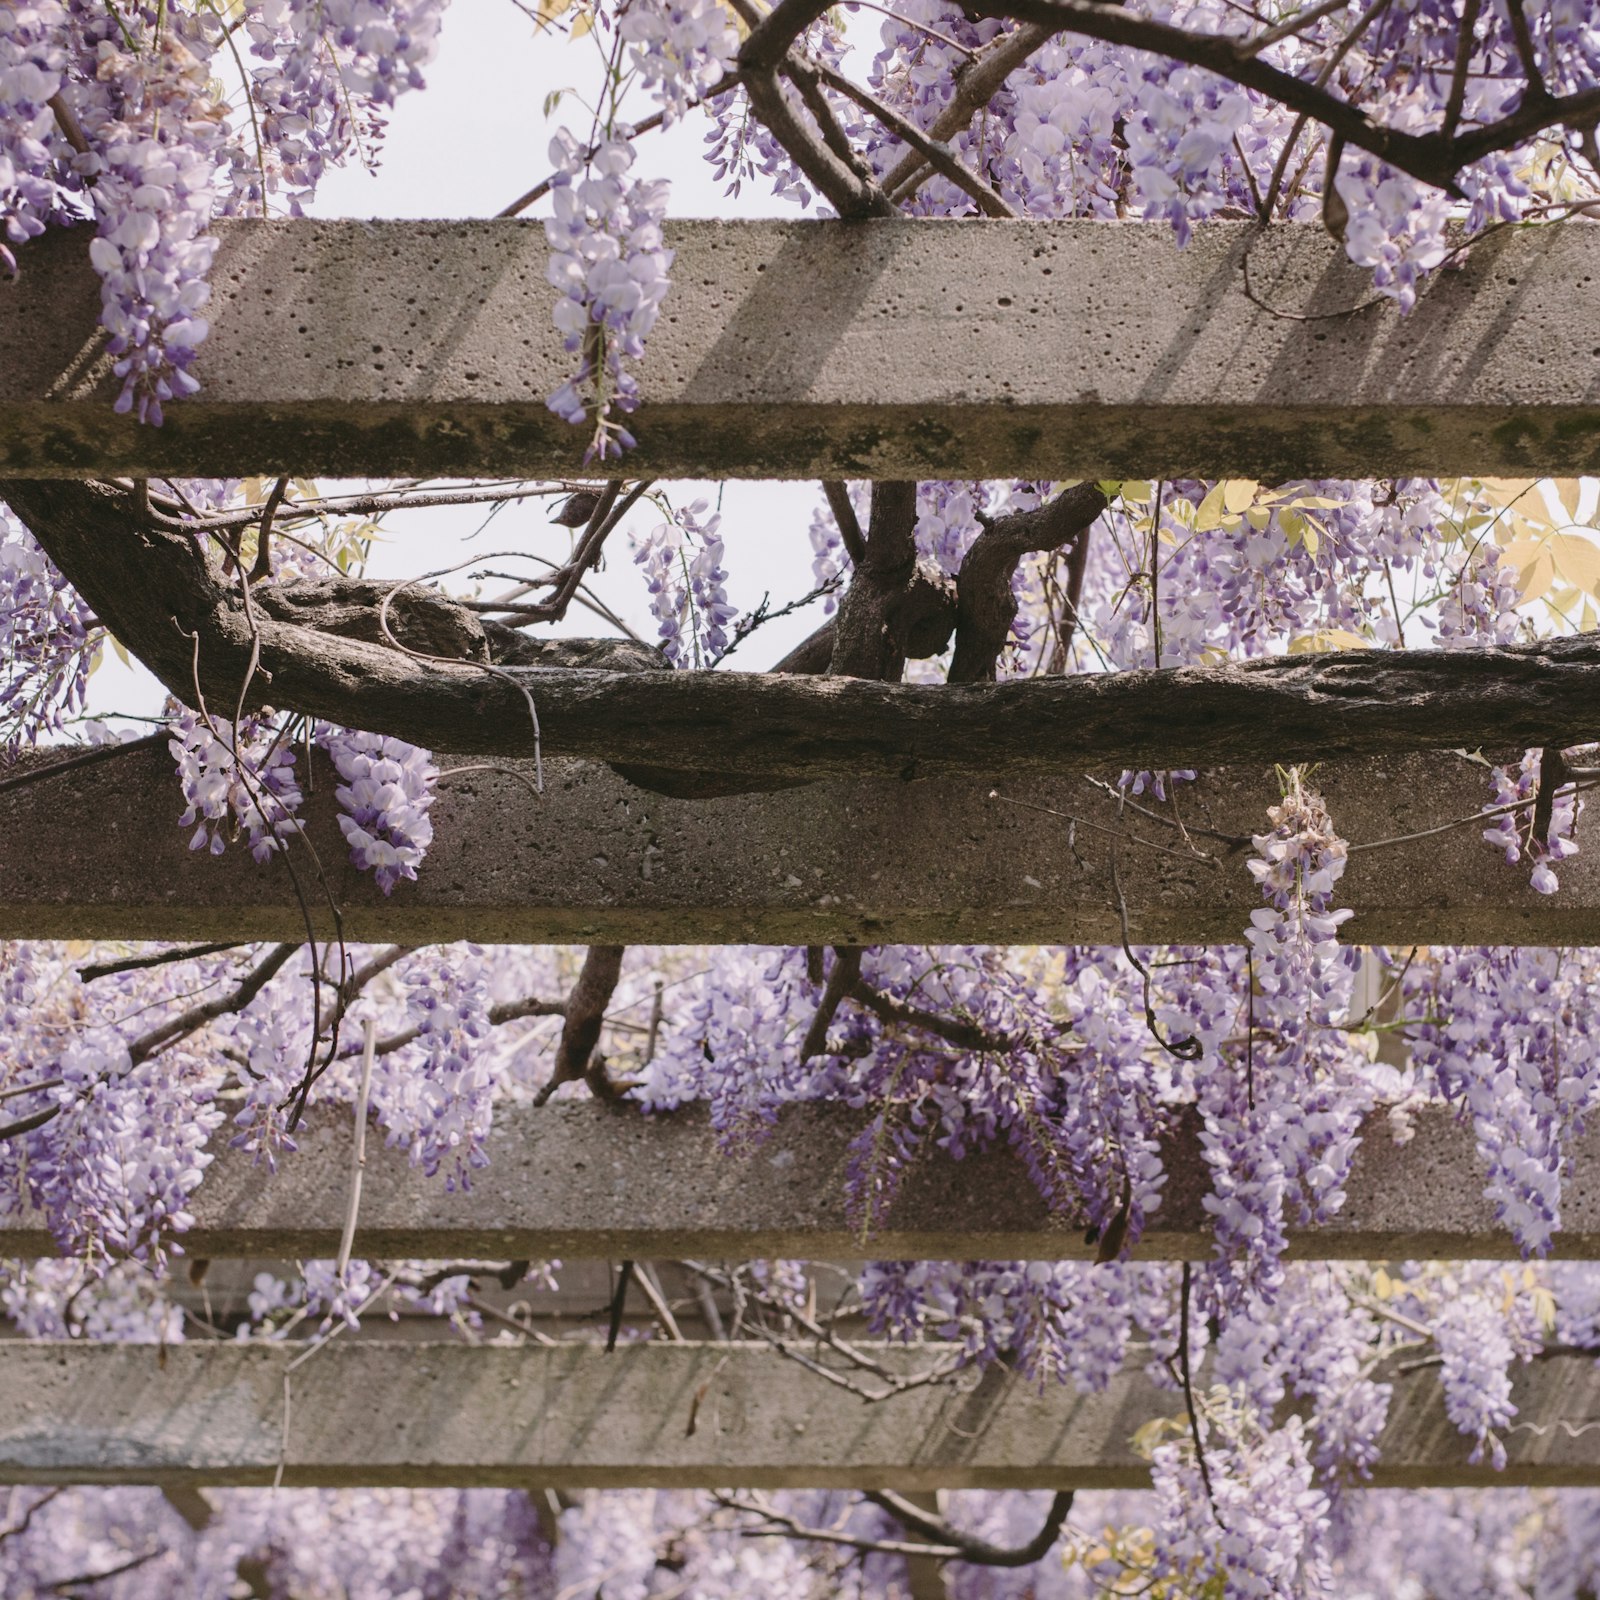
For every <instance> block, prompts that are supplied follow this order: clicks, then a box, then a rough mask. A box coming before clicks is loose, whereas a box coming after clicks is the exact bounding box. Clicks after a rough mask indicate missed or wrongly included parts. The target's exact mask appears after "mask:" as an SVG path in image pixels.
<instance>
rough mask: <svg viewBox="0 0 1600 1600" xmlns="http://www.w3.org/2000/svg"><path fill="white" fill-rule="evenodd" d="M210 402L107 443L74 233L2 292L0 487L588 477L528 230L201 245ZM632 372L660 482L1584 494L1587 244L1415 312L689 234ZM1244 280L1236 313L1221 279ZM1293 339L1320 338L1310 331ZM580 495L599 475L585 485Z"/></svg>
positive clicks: (1589, 344)
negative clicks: (1310, 483)
mask: <svg viewBox="0 0 1600 1600" xmlns="http://www.w3.org/2000/svg"><path fill="white" fill-rule="evenodd" d="M219 231H220V233H221V235H222V248H221V251H220V253H219V257H218V261H217V266H216V270H215V272H214V273H213V281H214V283H215V286H216V293H215V296H214V298H213V300H212V302H211V305H210V307H209V308H208V311H207V315H208V316H209V317H210V318H211V319H212V333H211V336H210V338H209V340H208V341H207V343H206V345H205V347H204V350H203V352H202V357H201V362H200V367H199V375H200V377H201V379H202V381H203V383H204V385H205V388H204V390H203V392H202V393H201V394H200V395H199V396H198V397H197V398H196V399H194V400H192V401H189V402H186V403H184V404H182V405H174V406H172V407H171V408H170V410H169V413H168V419H167V423H166V426H165V427H163V428H159V429H155V428H142V427H140V426H139V425H138V424H137V423H135V422H133V421H131V420H130V419H128V418H126V417H116V416H113V415H112V413H111V410H110V405H109V400H110V397H111V395H112V393H113V392H114V391H113V387H112V384H111V381H110V379H109V377H108V374H107V370H106V369H107V368H108V366H109V362H108V361H107V360H105V359H104V358H103V356H102V355H101V339H100V337H99V336H98V334H97V330H96V316H97V313H98V308H99V300H100V286H99V283H98V281H97V279H96V278H95V276H94V274H93V272H92V271H91V270H90V267H89V264H88V252H87V250H86V248H85V241H84V239H83V237H82V236H81V235H79V234H76V233H73V234H65V235H54V236H51V237H48V238H46V239H44V240H41V241H38V242H35V243H33V244H30V245H28V246H27V247H26V249H25V250H23V251H22V252H20V260H21V267H22V272H21V276H20V277H19V278H18V280H17V281H16V282H15V283H5V284H0V474H4V475H12V476H18V475H21V476H26V475H35V476H50V475H69V476H71V475H82V474H89V473H95V474H102V475H104V474H116V473H123V474H138V475H142V474H146V473H148V474H151V475H157V474H168V473H172V474H180V473H181V474H200V475H205V476H238V475H244V474H247V473H276V472H279V471H292V472H295V473H302V474H331V475H334V476H348V475H360V474H377V475H382V476H389V475H394V476H402V475H411V474H416V475H419V476H431V475H436V474H444V475H463V476H470V475H490V474H502V473H511V474H518V475H528V474H545V473H571V472H574V471H577V470H579V468H580V466H581V458H582V453H583V448H584V445H585V443H586V435H585V434H584V433H583V432H582V430H578V429H573V428H570V427H568V426H567V425H566V424H565V423H563V422H560V421H559V420H558V419H557V418H556V417H554V416H553V415H552V414H551V413H550V412H549V411H548V410H547V409H546V406H545V397H546V396H547V395H548V394H549V393H550V392H551V391H552V390H554V389H555V388H556V387H557V386H558V385H559V384H560V383H561V382H562V381H563V380H564V379H565V378H566V377H567V376H568V374H569V373H570V371H571V365H572V363H571V358H570V357H569V356H568V355H567V354H566V353H565V352H564V351H563V350H562V349H561V345H560V341H559V339H558V337H557V335H556V333H555V330H554V328H553V326H552V323H551V316H550V313H551V294H552V291H551V290H550V288H549V286H548V283H547V280H546V277H545V261H546V252H547V247H546V244H545V238H544V230H543V228H542V227H541V226H540V225H539V224H538V223H536V222H517V221H496V222H456V223H427V222H424V223H416V222H393V223H365V222H313V221H296V222H272V223H260V222H254V223H252V222H238V223H233V224H230V225H226V226H224V227H222V228H221V229H220V230H219ZM667 237H668V241H669V242H670V244H671V245H672V247H673V248H674V250H676V252H677V261H676V265H675V267H674V270H673V279H674V287H673V289H672V293H671V296H670V298H669V299H668V301H667V303H666V308H665V311H664V314H663V317H662V320H661V323H660V325H659V326H658V327H657V328H656V330H655V332H654V334H653V335H652V337H651V341H650V350H649V353H648V356H647V358H646V360H645V361H644V362H643V363H642V365H641V368H640V379H641V383H642V385H643V393H644V401H643V404H642V405H641V407H640V409H639V411H638V414H637V417H636V419H635V424H634V426H635V431H636V432H637V434H638V437H639V449H638V450H637V451H635V452H632V453H630V454H629V456H628V458H627V459H626V460H625V461H623V462H618V463H613V464H612V470H615V471H623V470H625V471H627V472H628V473H631V474H636V473H648V474H652V475H655V476H658V477H752V478H804V477H817V476H824V477H851V478H857V477H878V478H895V477H924V478H926V477H940V478H948V477H999V476H1022V477H1030V478H1059V477H1066V476H1071V477H1117V478H1122V477H1149V476H1155V475H1158V474H1160V475H1165V476H1168V477H1210V476H1253V477H1261V478H1280V477H1322V476H1334V477H1364V476H1372V475H1375V474H1391V473H1427V474H1435V473H1441V474H1442V473H1456V472H1467V471H1471V472H1481V473H1500V474H1512V475H1515V474H1528V475H1535V474H1540V473H1559V474H1572V473H1579V472H1592V471H1595V470H1597V469H1600V399H1597V396H1600V347H1597V346H1596V344H1595V341H1594V339H1593V338H1592V337H1591V334H1592V330H1593V329H1594V327H1596V326H1597V325H1600V233H1597V232H1596V230H1594V229H1593V228H1587V227H1582V226H1578V225H1569V226H1566V227H1559V228H1540V229H1533V230H1527V231H1513V232H1508V233H1503V234H1500V235H1497V236H1495V237H1493V238H1490V239H1488V240H1486V241H1484V242H1483V243H1481V244H1478V245H1475V246H1474V247H1473V248H1472V250H1471V251H1470V253H1469V254H1468V255H1467V257H1466V260H1465V265H1464V268H1463V270H1461V271H1459V272H1445V273H1440V274H1439V275H1437V276H1436V277H1434V278H1431V279H1429V280H1428V282H1427V283H1426V285H1425V286H1424V288H1423V291H1422V294H1421V297H1420V299H1419V300H1418V303H1417V307H1416V310H1415V311H1413V312H1412V314H1411V315H1410V316H1409V317H1401V316H1399V315H1398V313H1397V312H1396V311H1395V309H1394V307H1393V306H1392V304H1390V303H1388V302H1382V303H1379V304H1370V305H1368V306H1367V307H1366V308H1365V309H1362V310H1359V311H1353V312H1351V314H1350V315H1348V316H1339V315H1331V316H1330V315H1329V313H1337V312H1339V311H1341V310H1343V309H1344V308H1347V307H1354V306H1356V305H1357V304H1358V303H1360V302H1363V301H1368V300H1370V297H1371V283H1370V277H1369V275H1367V274H1364V273H1362V272H1361V271H1360V270H1359V269H1357V268H1355V267H1353V266H1351V265H1350V264H1349V263H1348V262H1347V261H1345V260H1344V258H1343V255H1342V252H1341V251H1340V249H1339V247H1338V246H1337V245H1336V244H1334V243H1333V242H1332V241H1331V240H1329V239H1328V238H1327V237H1326V236H1325V235H1324V234H1323V233H1322V231H1321V230H1320V229H1315V228H1309V227H1281V228H1274V229H1271V230H1269V231H1268V232H1266V233H1265V234H1262V233H1258V232H1257V231H1256V230H1255V229H1254V228H1253V227H1251V226H1250V225H1248V224H1243V223H1238V224H1231V223H1213V224H1204V225H1202V226H1201V227H1200V228H1198V229H1197V230H1196V232H1195V238H1194V241H1193V242H1192V243H1191V245H1190V246H1189V248H1188V249H1187V250H1184V251H1179V250H1178V249H1177V248H1176V246H1175V245H1174V243H1173V240H1172V236H1171V232H1170V230H1169V229H1167V228H1166V227H1164V226H1161V225H1157V224H1145V225H1140V224H1125V225H1118V224H1107V223H1082V222H1079V223H1072V222H1066V223H1056V222H999V223H996V222H930V221H876V222H857V223H849V224H842V223H818V222H809V223H808V222H747V223H723V222H680V223H677V224H675V225H673V226H671V227H669V229H668V234H667ZM1247 253H1248V255H1249V272H1250V288H1251V290H1252V291H1253V294H1254V296H1255V299H1254V300H1252V299H1251V298H1249V297H1248V296H1247V294H1246V292H1245V291H1246V284H1245V278H1244V265H1245V257H1246V254H1247ZM1306 317H1310V318H1312V319H1314V320H1309V321H1308V320H1302V319H1304V318H1306ZM598 470H605V469H604V468H601V469H598Z"/></svg>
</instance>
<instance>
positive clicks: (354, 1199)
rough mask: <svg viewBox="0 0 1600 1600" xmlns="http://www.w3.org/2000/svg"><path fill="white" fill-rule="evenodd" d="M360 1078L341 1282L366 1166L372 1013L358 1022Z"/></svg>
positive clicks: (374, 1032) (374, 1038)
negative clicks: (360, 1035)
mask: <svg viewBox="0 0 1600 1600" xmlns="http://www.w3.org/2000/svg"><path fill="white" fill-rule="evenodd" d="M361 1033H362V1050H361V1082H360V1084H359V1086H358V1087H357V1089H356V1134H355V1142H354V1143H353V1144H352V1146H351V1148H350V1200H349V1203H348V1204H347V1205H346V1207H345V1213H344V1232H343V1233H342V1234H340V1236H339V1259H338V1261H337V1263H336V1264H335V1267H334V1276H335V1277H337V1278H338V1280H339V1282H340V1283H343V1282H344V1274H345V1269H346V1268H347V1267H348V1266H349V1265H350V1251H351V1250H352V1249H353V1248H354V1246H355V1242H356V1217H357V1215H358V1213H359V1212H360V1210H361V1179H362V1175H363V1174H364V1173H365V1172H366V1170H367V1096H368V1094H369V1093H370V1092H371V1089H372V1058H373V1055H374V1054H375V1051H376V1045H377V1042H378V1025H377V1023H376V1022H375V1021H373V1019H372V1018H371V1017H367V1018H365V1019H364V1020H363V1021H362V1024H361Z"/></svg>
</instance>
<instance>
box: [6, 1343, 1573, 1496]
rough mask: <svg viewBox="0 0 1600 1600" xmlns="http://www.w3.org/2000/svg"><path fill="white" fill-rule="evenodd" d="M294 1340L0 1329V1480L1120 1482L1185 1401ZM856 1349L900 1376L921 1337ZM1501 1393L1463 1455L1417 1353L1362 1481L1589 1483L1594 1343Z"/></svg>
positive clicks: (721, 1348)
mask: <svg viewBox="0 0 1600 1600" xmlns="http://www.w3.org/2000/svg"><path fill="white" fill-rule="evenodd" d="M303 1350H304V1347H303V1346H300V1345H296V1344H286V1345H284V1344H280V1345H246V1346H241V1345H234V1344H228V1345H215V1344H193V1343H191V1344H182V1345H170V1346H167V1347H165V1348H163V1349H161V1350H159V1351H158V1350H157V1349H155V1348H153V1347H149V1346H146V1347H138V1346H126V1345H93V1344H84V1343H77V1342H75V1343H71V1344H49V1343H40V1344H34V1343H29V1344H13V1345H10V1346H8V1347H7V1349H6V1351H5V1358H4V1360H3V1361H0V1482H6V1483H64V1482H70V1483H100V1484H105V1483H113V1484H115V1483H123V1484H160V1485H164V1486H172V1485H182V1484H219V1485H220V1484H266V1483H271V1482H272V1481H273V1479H274V1477H275V1475H276V1474H277V1473H278V1470H279V1467H280V1464H281V1466H282V1481H283V1482H284V1483H286V1484H291V1485H311V1486H318V1485H329V1486H332V1485H341V1484H368V1485H410V1486H417V1487H442V1486H472V1485H493V1484H500V1485H505V1486H508V1487H541V1486H547V1487H559V1488H567V1489H579V1488H617V1487H625V1486H634V1485H637V1486H657V1487H679V1488H714V1487H717V1486H719V1485H726V1484H730V1483H737V1484H740V1485H743V1486H745V1487H748V1488H756V1489H761V1488H767V1489H771V1488H821V1487H837V1488H899V1489H913V1490H915V1489H933V1488H992V1489H1032V1488H1052V1489H1053V1488H1133V1487H1139V1486H1141V1485H1143V1484H1144V1483H1145V1482H1146V1481H1147V1476H1148V1469H1147V1464H1146V1463H1145V1462H1144V1460H1143V1459H1142V1458H1141V1457H1140V1456H1139V1455H1138V1454H1137V1452H1136V1451H1135V1450H1134V1449H1133V1447H1132V1444H1131V1439H1132V1436H1133V1433H1134V1430H1135V1429H1137V1428H1138V1427H1139V1426H1140V1425H1141V1424H1143V1423H1145V1422H1149V1421H1151V1420H1153V1419H1155V1418H1158V1417H1173V1418H1175V1419H1179V1418H1181V1417H1182V1413H1183V1402H1182V1400H1181V1398H1180V1397H1179V1396H1178V1395H1177V1394H1176V1393H1173V1392H1172V1391H1170V1390H1162V1389H1158V1388H1157V1387H1156V1386H1155V1385H1154V1384H1153V1383H1151V1382H1150V1380H1149V1379H1148V1378H1145V1377H1144V1376H1142V1375H1132V1376H1123V1377H1120V1378H1118V1379H1116V1380H1114V1381H1113V1383H1112V1384H1111V1385H1110V1387H1109V1388H1108V1389H1107V1390H1106V1391H1105V1392H1104V1393H1102V1394H1078V1393H1076V1392H1075V1391H1073V1390H1072V1389H1070V1388H1067V1387H1061V1386H1057V1385H1054V1384H1046V1385H1045V1386H1044V1387H1042V1388H1041V1387H1040V1385H1039V1384H1037V1383H1036V1382H1035V1381H1033V1380H1031V1379H1028V1378H1021V1377H1016V1376H1011V1375H1007V1374H1004V1373H1001V1372H999V1371H998V1370H994V1371H991V1372H989V1373H987V1374H985V1375H983V1376H981V1377H979V1376H978V1375H977V1374H971V1375H969V1376H968V1378H967V1379H966V1380H964V1382H963V1383H962V1385H961V1386H960V1387H959V1388H957V1389H954V1390H952V1389H951V1388H950V1387H949V1386H947V1385H932V1386H926V1387H921V1388H915V1389H910V1390H906V1391H904V1392H901V1393H899V1394H895V1395H892V1396H890V1397H888V1398H885V1399H881V1400H878V1401H876V1402H869V1401H867V1400H865V1399H863V1398H861V1397H860V1396H859V1395H858V1394H856V1393H853V1392H850V1391H848V1390H846V1389H844V1388H842V1387H840V1386H838V1385H836V1384H833V1383H829V1382H827V1381H826V1380H824V1379H822V1378H820V1377H819V1376H817V1375H816V1374H815V1373H813V1372H810V1371H807V1370H806V1369H805V1368H804V1367H802V1366H801V1365H800V1364H799V1363H798V1362H794V1361H790V1360H787V1359H785V1357H784V1356H783V1355H782V1354H781V1353H779V1352H778V1351H776V1350H773V1349H771V1348H770V1347H768V1346H765V1345H749V1344H745V1345H739V1344H733V1345H727V1344H659V1343H648V1344H638V1345H631V1346H628V1345H624V1346H622V1347H620V1348H619V1349H617V1350H616V1351H615V1352H614V1353H612V1354H610V1355H607V1354H606V1353H605V1352H604V1351H603V1350H602V1349H600V1348H599V1347H598V1346H595V1345H563V1346H559V1347H555V1348H551V1347H545V1346H526V1347H523V1348H512V1347H507V1346H504V1345H501V1346H494V1347H483V1348H473V1347H470V1346H466V1345H459V1344H457V1345H442V1344H434V1345H414V1344H413V1345H404V1344H381V1343H370V1342H369V1343H362V1342H358V1341H353V1340H352V1341H342V1340H334V1341H333V1342H332V1343H330V1344H329V1345H328V1346H327V1347H326V1348H324V1349H321V1350H318V1351H317V1352H316V1353H315V1354H313V1355H311V1356H310V1357H309V1359H307V1360H305V1361H304V1362H303V1363H302V1364H301V1365H299V1366H298V1367H296V1368H295V1369H294V1370H293V1371H292V1372H291V1371H289V1368H290V1364H291V1363H292V1362H293V1361H294V1360H295V1359H296V1358H297V1357H298V1356H300V1355H301V1354H302V1352H303ZM806 1353H807V1354H808V1356H810V1357H812V1358H813V1359H815V1358H817V1353H816V1352H806ZM871 1353H872V1355H873V1357H874V1358H875V1359H876V1360H877V1361H878V1362H880V1363H881V1364H882V1365H883V1366H884V1367H885V1368H887V1369H889V1370H890V1371H893V1372H896V1373H900V1374H903V1375H907V1376H909V1375H912V1374H915V1373H919V1372H924V1371H927V1370H928V1369H929V1368H930V1366H931V1365H932V1364H933V1361H934V1359H935V1357H936V1355H937V1354H938V1353H939V1352H938V1349H937V1347H921V1348H912V1349H906V1348H904V1347H889V1348H885V1347H876V1348H874V1349H873V1350H872V1352H871ZM821 1359H824V1360H825V1361H826V1363H827V1364H828V1365H829V1366H831V1367H838V1366H839V1365H840V1363H839V1360H838V1358H837V1357H833V1356H824V1357H822V1358H821ZM1203 1376H1204V1374H1203V1372H1202V1378H1203ZM286 1380H287V1381H286ZM861 1384H862V1387H864V1388H868V1389H878V1388H881V1385H880V1384H879V1383H878V1382H877V1380H875V1379H873V1378H872V1377H871V1376H870V1375H863V1376H862V1377H861ZM286 1394H287V1402H288V1419H287V1426H286V1425H285V1415H284V1411H285V1397H286ZM1513 1400H1514V1403H1515V1405H1516V1407H1517V1411H1518V1418H1517V1421H1516V1422H1515V1423H1514V1424H1513V1425H1512V1427H1511V1428H1510V1429H1509V1430H1508V1432H1507V1437H1506V1445H1507V1453H1508V1462H1507V1468H1506V1470H1505V1471H1504V1472H1503V1473H1496V1472H1494V1471H1493V1470H1492V1469H1491V1468H1490V1467H1488V1466H1487V1465H1477V1466H1474V1465H1472V1464H1470V1463H1469V1462H1468V1460H1467V1457H1468V1454H1469V1451H1470V1445H1469V1442H1468V1441H1467V1440H1466V1439H1464V1438H1463V1437H1462V1436H1461V1434H1459V1433H1458V1432H1457V1431H1456V1430H1455V1428H1454V1427H1453V1426H1452V1425H1451V1423H1450V1421H1449V1419H1448V1418H1447V1416H1446V1415H1445V1409H1444V1404H1443V1397H1442V1393H1441V1391H1440V1388H1439V1383H1438V1379H1437V1376H1436V1374H1435V1373H1434V1372H1433V1371H1431V1370H1425V1371H1420V1372H1412V1373H1409V1374H1405V1375H1402V1376H1400V1377H1399V1378H1398V1379H1397V1380H1396V1389H1395V1395H1394V1400H1393V1403H1392V1405H1391V1408H1390V1420H1389V1424H1388V1427H1387V1429H1386V1430H1385V1434H1384V1439H1383V1458H1382V1460H1381V1461H1380V1462H1379V1464H1378V1466H1377V1469H1376V1471H1375V1473H1374V1476H1373V1478H1372V1480H1371V1481H1372V1483H1373V1484H1374V1485H1375V1486H1378V1487H1389V1488H1396V1487H1406V1488H1421V1487H1430V1486H1439V1487H1453V1486H1467V1485H1501V1486H1513V1485H1536V1486H1551V1487H1555V1486H1562V1487H1578V1486H1591V1487H1592V1486H1600V1455H1597V1454H1596V1452H1595V1450H1594V1446H1593V1443H1592V1439H1591V1438H1590V1437H1588V1436H1585V1435H1583V1434H1582V1433H1581V1432H1578V1431H1575V1430H1574V1429H1572V1428H1570V1427H1566V1426H1563V1425H1562V1424H1563V1422H1564V1421H1569V1420H1570V1419H1571V1418H1573V1417H1581V1416H1589V1415H1592V1414H1593V1413H1594V1411H1595V1406H1596V1404H1597V1403H1600V1368H1597V1367H1596V1364H1595V1362H1594V1361H1593V1360H1592V1359H1589V1358H1586V1357H1582V1356H1562V1357H1557V1358H1553V1359H1549V1360H1541V1361H1536V1362H1534V1363H1532V1364H1530V1365H1527V1366H1524V1367H1521V1368H1519V1369H1517V1371H1516V1374H1515V1377H1514V1381H1513Z"/></svg>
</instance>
